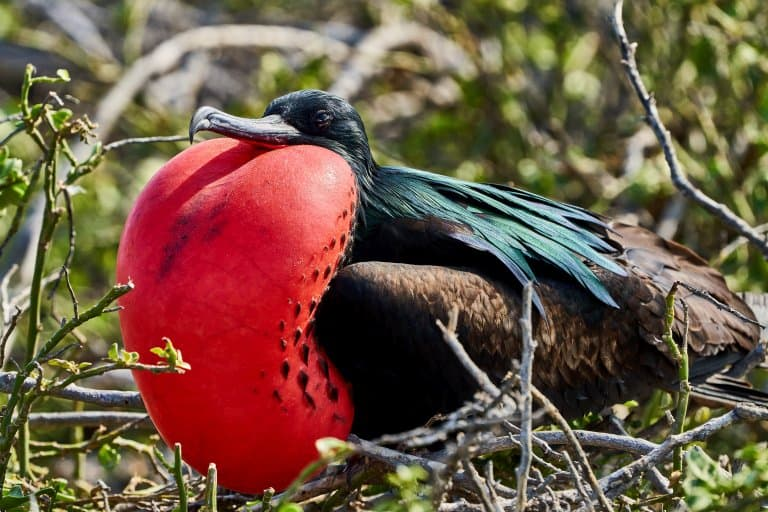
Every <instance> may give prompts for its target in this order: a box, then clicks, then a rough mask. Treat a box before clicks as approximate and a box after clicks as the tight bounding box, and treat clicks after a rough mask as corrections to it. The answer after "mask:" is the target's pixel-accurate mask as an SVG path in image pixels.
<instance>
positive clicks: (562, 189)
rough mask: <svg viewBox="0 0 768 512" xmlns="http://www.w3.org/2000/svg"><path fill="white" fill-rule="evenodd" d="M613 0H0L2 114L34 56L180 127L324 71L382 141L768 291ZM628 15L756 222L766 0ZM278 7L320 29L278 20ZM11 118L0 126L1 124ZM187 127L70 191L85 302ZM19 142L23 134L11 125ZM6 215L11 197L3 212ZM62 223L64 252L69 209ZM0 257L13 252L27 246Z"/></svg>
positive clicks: (660, 7)
mask: <svg viewBox="0 0 768 512" xmlns="http://www.w3.org/2000/svg"><path fill="white" fill-rule="evenodd" d="M611 9H612V5H611V3H610V2H605V1H598V2H595V1H587V0H584V1H579V0H571V1H566V2H560V1H536V2H527V1H526V0H486V1H476V2H452V1H444V2H437V1H430V0H418V1H385V0H378V1H377V0H370V1H365V2H342V1H329V2H321V1H315V2H312V1H300V0H293V1H286V2H255V1H254V2H251V1H245V0H230V1H223V2H203V1H198V2H193V1H190V2H181V1H176V0H166V1H163V2H153V1H149V0H137V1H123V2H119V1H113V2H109V1H89V0H61V1H56V2H48V1H46V0H28V1H13V2H3V3H0V108H1V109H2V111H3V112H2V113H0V117H2V116H4V115H6V114H8V113H11V112H13V111H15V109H16V108H17V95H18V88H19V86H20V82H21V78H22V75H23V69H24V65H25V64H26V63H27V62H31V63H33V64H35V65H36V66H37V67H38V70H39V72H40V73H42V74H45V73H47V74H51V73H54V72H55V69H56V68H61V67H63V68H67V69H69V70H70V72H71V74H72V77H73V81H72V82H71V83H70V84H66V87H58V86H57V90H58V91H59V92H60V94H62V95H64V94H70V95H72V96H74V97H76V98H77V99H78V100H79V102H78V103H76V104H73V105H74V106H73V107H72V108H73V109H74V110H76V111H77V112H80V113H88V114H89V115H90V116H91V117H92V118H95V119H96V120H97V121H99V122H101V123H102V128H101V136H102V137H103V138H104V139H105V142H108V141H113V140H117V139H121V138H125V137H137V136H151V135H168V134H183V133H185V131H186V127H187V122H188V119H189V117H190V115H191V113H192V112H193V111H194V109H195V108H196V107H197V106H199V105H201V104H209V105H213V106H217V107H219V108H223V109H225V110H227V111H229V112H232V113H235V114H240V115H249V116H257V115H259V114H260V113H261V112H262V110H263V108H264V107H265V105H266V104H267V103H268V102H269V101H270V100H271V99H272V98H274V97H275V96H278V95H281V94H283V93H286V92H289V91H292V90H295V89H299V88H306V87H315V88H321V89H328V90H332V91H335V92H341V93H343V94H344V95H346V96H348V97H349V99H350V100H351V101H352V102H353V103H354V104H355V106H357V107H358V109H359V110H360V111H361V113H362V115H363V118H364V119H365V121H366V123H367V127H368V131H369V135H370V137H371V139H372V143H373V147H374V150H375V153H376V156H377V158H378V159H379V160H380V161H381V162H384V163H392V162H397V163H403V164H407V165H410V166H414V167H419V168H423V169H429V170H433V171H438V172H443V173H448V174H452V175H456V176H459V177H462V178H465V179H472V180H486V181H495V182H506V183H511V184H514V185H516V186H520V187H524V188H526V189H529V190H532V191H534V192H537V193H540V194H544V195H547V196H550V197H553V198H556V199H559V200H563V201H568V202H573V203H576V204H579V205H581V206H584V207H588V208H592V209H594V210H596V211H598V212H601V213H605V214H608V215H613V216H621V217H622V218H625V219H627V220H629V221H631V222H638V223H641V224H643V225H645V226H647V227H650V228H652V229H655V230H657V231H659V232H660V233H662V234H663V235H665V236H668V237H674V238H675V239H676V240H678V241H680V242H682V243H684V244H686V245H689V246H691V247H692V248H694V249H696V250H697V251H699V252H700V253H701V254H702V255H703V256H704V257H705V258H707V259H709V260H710V261H711V262H713V263H715V264H716V265H717V266H719V268H721V269H722V270H723V272H724V273H725V274H726V275H727V277H728V280H729V283H730V284H731V285H732V286H734V287H735V288H737V289H741V290H756V291H764V290H765V281H766V278H768V265H767V264H766V262H765V260H764V259H763V258H762V257H761V255H760V253H759V252H758V251H756V250H753V249H750V248H748V247H747V246H746V245H743V244H742V245H739V244H733V245H731V246H728V244H729V243H731V242H733V241H734V240H735V238H736V237H735V235H734V234H733V233H731V232H729V231H727V230H726V229H725V228H724V227H723V226H722V224H721V223H720V222H719V221H717V220H715V219H713V218H712V217H711V216H710V215H708V214H706V213H705V212H703V211H702V210H701V209H700V208H698V207H696V206H695V205H691V204H688V203H687V202H686V201H684V200H682V199H681V198H680V197H679V194H677V192H676V191H675V189H674V188H673V187H672V185H671V184H670V181H669V178H668V171H667V169H666V166H665V164H664V161H663V158H662V156H661V154H660V153H659V151H658V147H657V144H656V142H655V140H654V138H653V136H652V134H651V132H650V131H649V129H648V128H647V127H646V125H645V124H644V121H643V118H642V112H641V110H640V107H639V104H638V102H637V99H636V97H635V96H634V94H633V93H632V92H631V91H630V90H629V87H628V85H627V82H626V79H625V76H624V71H623V69H622V66H621V62H620V57H619V53H618V49H617V45H616V44H615V42H614V40H613V38H612V35H611V31H610V25H609V20H608V17H609V14H610V11H611ZM624 17H625V23H626V25H627V30H628V33H629V35H630V38H631V39H633V40H635V41H637V42H638V43H639V46H638V54H637V59H638V62H639V65H640V68H641V72H642V75H643V78H644V79H645V80H646V83H647V85H648V87H649V89H650V90H652V91H653V92H654V94H655V96H656V99H657V101H658V103H659V106H660V110H661V115H662V117H663V120H664V121H665V123H666V124H667V126H668V128H669V129H670V131H671V132H672V135H673V137H674V139H675V142H676V144H677V148H678V151H679V155H680V159H681V161H682V163H683V166H684V169H685V171H686V172H687V173H688V175H689V177H690V178H691V179H692V180H693V181H694V182H695V183H696V184H697V185H698V186H700V187H701V188H702V189H703V190H704V191H705V192H706V193H707V194H709V195H711V196H712V197H714V198H715V199H717V200H718V201H722V202H724V203H725V204H727V205H728V206H729V207H730V208H732V209H733V210H734V211H736V212H737V213H738V214H739V215H741V216H742V217H743V218H744V219H745V220H746V221H747V222H749V223H751V224H753V225H761V224H763V223H765V222H768V158H767V157H766V155H767V152H768V123H766V117H767V116H768V80H766V74H767V73H768V35H766V34H767V32H766V30H765V27H766V26H768V9H767V8H766V7H765V5H764V3H763V2H762V1H761V0H739V1H731V2H715V1H707V0H702V1H682V2H681V1H665V0H660V1H653V2H651V1H634V2H630V3H628V5H627V6H625V13H624ZM227 23H237V24H259V25H260V27H254V28H252V29H251V30H250V31H249V33H248V36H247V38H246V40H244V41H240V42H239V43H238V46H237V47H232V46H221V45H219V44H217V42H216V37H218V36H216V35H215V34H214V35H210V34H209V35H206V36H200V35H195V36H194V37H192V44H191V45H190V46H188V47H185V46H184V45H185V44H188V43H189V38H187V39H183V37H182V38H179V37H176V38H174V36H177V35H178V34H182V33H184V32H185V31H188V30H190V29H194V28H195V27H200V26H215V25H221V24H227ZM290 28H295V29H301V30H304V31H312V32H313V33H314V34H315V36H316V37H318V38H322V41H321V42H320V44H319V45H308V44H305V43H303V42H302V41H301V40H300V39H298V38H292V37H290V35H289V36H288V37H287V39H286V40H283V39H280V37H278V36H279V35H280V34H281V33H280V32H274V30H278V31H279V30H281V29H290ZM225 32H226V30H225ZM230 32H231V31H230ZM301 33H302V34H303V33H304V32H301ZM218 34H221V33H220V32H219V33H218ZM169 41H175V43H169ZM176 43H178V44H176ZM204 45H209V46H210V47H211V48H209V49H204V50H201V49H200V47H201V46H204ZM172 47H173V48H172ZM160 50H162V51H163V52H165V54H164V55H165V57H163V58H165V59H166V64H164V65H163V66H160V67H159V68H158V69H157V70H155V71H153V72H151V73H148V76H144V77H139V78H138V79H136V76H137V75H136V73H137V70H138V71H139V72H140V71H141V70H142V69H144V71H146V70H148V69H149V70H151V69H152V68H151V66H150V65H149V64H148V62H150V61H148V60H147V59H146V58H145V59H143V60H142V56H147V55H150V56H152V58H155V59H156V58H158V55H157V53H158V52H160ZM185 50H191V51H185ZM174 51H175V52H176V54H177V55H176V54H173V52H174ZM153 52H154V53H153ZM176 57H178V58H176ZM152 62H155V61H152ZM155 63H156V62H155ZM140 74H141V73H139V75H140ZM134 79H136V80H138V81H135V83H133V84H132V85H133V86H135V87H134V89H133V90H131V91H129V93H128V95H127V97H125V98H124V99H125V101H117V100H115V99H114V97H113V96H112V95H111V94H110V93H114V92H115V91H116V90H123V89H124V88H125V86H126V83H127V82H130V80H134ZM121 88H122V89H121ZM43 89H44V88H39V89H38V90H37V92H38V93H39V94H43V93H44V92H45V91H44V90H43ZM134 92H135V94H134ZM105 119H106V120H107V121H106V122H105ZM112 121H114V122H112ZM9 129H10V127H9V126H8V124H6V125H0V137H2V136H4V135H5V134H6V133H7V132H8V130H9ZM184 147H186V143H183V142H182V143H158V144H145V145H133V146H126V147H124V148H121V149H118V150H116V151H114V152H113V154H111V157H110V158H108V159H107V163H105V164H104V165H102V167H101V168H100V169H99V170H98V171H97V172H96V173H94V174H93V175H92V176H89V177H88V178H87V179H86V180H85V182H84V184H83V185H84V190H83V192H82V193H80V194H78V195H77V196H76V197H75V219H76V228H77V234H78V241H77V252H76V255H75V261H74V265H73V270H74V274H73V284H74V286H75V289H76V290H78V292H79V293H80V294H81V300H82V301H83V302H88V301H90V300H91V299H93V298H95V297H97V296H99V295H100V293H101V292H102V291H103V290H104V289H105V288H106V287H107V286H108V285H109V284H110V283H111V282H112V280H113V272H114V262H115V252H116V247H117V244H118V240H119V236H120V231H121V228H122V223H123V221H124V219H125V217H126V214H127V212H128V210H129V208H130V206H131V203H132V200H133V198H134V197H135V196H136V194H137V193H138V191H139V190H140V189H141V187H142V185H143V184H144V183H145V182H146V181H147V179H148V178H149V177H150V176H151V175H152V173H153V172H154V171H155V170H156V169H157V168H158V167H159V166H160V165H161V164H162V163H163V162H164V161H165V160H167V159H168V158H169V157H170V156H171V155H173V154H174V153H176V152H178V151H180V150H181V149H183V148H184ZM11 148H12V151H13V152H14V153H16V154H19V155H25V154H28V155H31V154H32V151H33V147H32V145H31V144H30V143H29V141H27V140H25V138H24V137H16V138H14V140H13V141H12V143H11ZM7 224H8V215H7V214H6V215H5V217H3V218H0V230H4V229H7ZM59 243H60V246H59V247H58V248H57V251H59V254H60V255H62V256H63V253H64V252H65V251H66V232H65V230H62V232H61V233H59ZM727 246H728V247H727ZM4 258H5V260H6V261H4V262H3V264H5V265H7V264H8V263H9V261H18V260H19V259H20V258H22V256H20V254H19V253H18V252H15V253H14V252H11V253H10V254H5V255H4ZM51 261H52V263H51V264H52V265H55V264H56V263H57V261H60V258H56V257H54V258H52V260H51ZM88 329H89V332H90V333H92V334H95V335H96V336H95V337H96V338H97V339H104V340H105V341H106V342H112V341H114V340H115V339H117V338H118V337H119V333H118V328H117V321H116V318H115V317H107V318H106V319H104V320H98V321H97V322H94V323H92V324H89V326H88Z"/></svg>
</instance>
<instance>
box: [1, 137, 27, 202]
mask: <svg viewBox="0 0 768 512" xmlns="http://www.w3.org/2000/svg"><path fill="white" fill-rule="evenodd" d="M23 165H24V163H23V162H22V161H21V159H19V158H14V157H11V156H10V153H9V152H8V148H2V150H0V209H2V208H5V207H7V206H12V205H14V206H16V205H19V204H20V203H21V201H22V199H23V198H24V194H25V193H26V191H27V187H28V186H29V178H28V177H27V176H26V174H24V170H23Z"/></svg>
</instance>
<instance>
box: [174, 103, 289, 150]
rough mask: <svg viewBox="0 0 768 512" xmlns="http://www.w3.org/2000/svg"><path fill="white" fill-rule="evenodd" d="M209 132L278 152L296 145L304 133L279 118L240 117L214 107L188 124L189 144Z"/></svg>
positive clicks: (202, 109) (271, 116) (194, 116)
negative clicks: (278, 149)
mask: <svg viewBox="0 0 768 512" xmlns="http://www.w3.org/2000/svg"><path fill="white" fill-rule="evenodd" d="M200 131H209V132H214V133H218V134H220V135H224V136H226V137H230V138H233V139H239V140H246V141H250V142H255V143H257V144H258V145H260V146H265V147H269V148H277V147H282V146H287V145H289V144H296V143H298V142H299V141H300V140H301V136H302V133H301V132H300V131H299V130H297V129H296V128H294V127H293V126H291V125H289V124H288V123H286V122H285V121H283V118H282V117H280V116H279V115H277V114H273V115H269V116H265V117H262V118H259V119H248V118H245V117H237V116H233V115H230V114H227V113H226V112H222V111H221V110H218V109H215V108H213V107H200V108H199V109H197V112H195V115H193V116H192V120H191V121H190V122H189V142H190V143H192V139H193V137H194V136H195V134H196V133H197V132H200Z"/></svg>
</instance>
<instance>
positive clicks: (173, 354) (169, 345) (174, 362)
mask: <svg viewBox="0 0 768 512" xmlns="http://www.w3.org/2000/svg"><path fill="white" fill-rule="evenodd" d="M163 341H165V347H164V348H160V347H152V348H151V349H150V352H152V353H153V354H155V355H156V356H157V357H159V358H160V359H162V360H163V361H165V363H167V364H168V366H170V367H171V368H174V369H176V370H179V371H180V372H183V371H185V370H191V369H192V367H191V366H190V365H189V363H187V362H185V361H184V360H183V359H182V357H181V350H179V349H177V348H175V347H174V346H173V342H172V341H171V339H170V338H165V337H164V338H163Z"/></svg>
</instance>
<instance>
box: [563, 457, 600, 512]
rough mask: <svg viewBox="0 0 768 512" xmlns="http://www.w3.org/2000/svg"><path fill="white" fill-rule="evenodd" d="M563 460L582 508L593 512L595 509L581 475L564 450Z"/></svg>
mask: <svg viewBox="0 0 768 512" xmlns="http://www.w3.org/2000/svg"><path fill="white" fill-rule="evenodd" d="M563 458H565V462H566V463H567V465H568V471H569V472H570V474H571V479H572V480H573V485H574V486H575V487H576V492H578V493H579V496H580V497H581V499H582V501H583V502H584V506H586V507H587V510H589V511H590V512H595V507H594V505H592V498H590V496H589V494H588V493H587V490H586V489H585V488H584V481H583V480H582V478H581V473H579V470H578V469H576V465H575V464H574V463H573V460H571V456H570V455H568V452H567V451H565V450H564V451H563Z"/></svg>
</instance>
